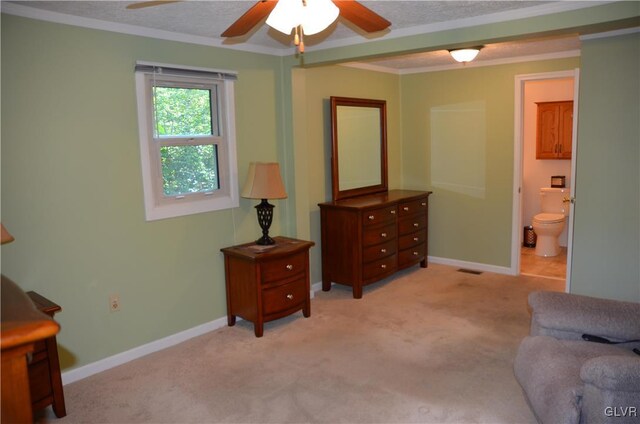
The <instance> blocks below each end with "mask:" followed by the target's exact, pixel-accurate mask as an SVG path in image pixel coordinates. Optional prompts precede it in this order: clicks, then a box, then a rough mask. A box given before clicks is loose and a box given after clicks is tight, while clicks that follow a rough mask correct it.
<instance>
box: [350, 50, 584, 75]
mask: <svg viewBox="0 0 640 424" xmlns="http://www.w3.org/2000/svg"><path fill="white" fill-rule="evenodd" d="M578 56H580V50H567V51H563V52H555V53H545V54H537V55H529V56H516V57H509V58H505V59H495V60H478V61H473V62H467V63H466V64H464V65H463V64H460V63H454V64H451V65H438V66H424V67H419V68H405V69H396V68H389V67H386V66H381V65H373V64H370V63H363V62H349V63H343V64H340V66H346V67H349V68H358V69H364V70H368V71H374V72H384V73H388V74H395V75H410V74H422V73H426V72H438V71H450V70H460V69H468V68H481V67H484V66H496V65H508V64H511V63H522V62H538V61H541V60H554V59H566V58H569V57H578Z"/></svg>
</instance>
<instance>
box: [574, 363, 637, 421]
mask: <svg viewBox="0 0 640 424" xmlns="http://www.w3.org/2000/svg"><path fill="white" fill-rule="evenodd" d="M580 378H581V379H582V380H583V381H584V393H583V399H582V405H583V406H582V421H583V422H585V423H592V422H593V423H603V424H634V423H637V422H638V417H640V357H639V356H633V355H630V356H625V355H621V356H617V355H616V356H600V357H596V358H592V359H589V360H587V361H586V362H585V363H584V364H583V365H582V368H581V370H580Z"/></svg>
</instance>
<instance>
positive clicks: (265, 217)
mask: <svg viewBox="0 0 640 424" xmlns="http://www.w3.org/2000/svg"><path fill="white" fill-rule="evenodd" d="M274 207H275V206H273V205H272V204H271V203H269V202H268V201H267V199H262V202H260V204H259V205H256V211H257V212H258V224H260V228H262V237H260V238H259V239H258V240H256V244H257V245H260V246H270V245H272V244H276V241H275V240H274V239H272V238H271V237H269V227H271V220H272V219H273V208H274Z"/></svg>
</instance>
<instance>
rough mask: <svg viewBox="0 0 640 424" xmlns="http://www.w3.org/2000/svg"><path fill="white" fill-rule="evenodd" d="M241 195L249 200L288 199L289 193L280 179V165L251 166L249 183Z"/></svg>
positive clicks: (255, 163)
mask: <svg viewBox="0 0 640 424" xmlns="http://www.w3.org/2000/svg"><path fill="white" fill-rule="evenodd" d="M240 195H241V196H242V197H244V198H247V199H286V198H287V192H286V191H285V189H284V184H283V183H282V178H281V177H280V165H278V163H276V162H270V163H264V162H252V163H251V164H249V172H248V174H247V181H246V182H245V183H244V187H243V188H242V193H241V194H240Z"/></svg>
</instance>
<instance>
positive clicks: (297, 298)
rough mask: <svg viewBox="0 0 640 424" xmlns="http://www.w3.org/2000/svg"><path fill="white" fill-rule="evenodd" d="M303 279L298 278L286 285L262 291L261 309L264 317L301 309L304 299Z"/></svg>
mask: <svg viewBox="0 0 640 424" xmlns="http://www.w3.org/2000/svg"><path fill="white" fill-rule="evenodd" d="M305 291H306V284H305V279H304V278H300V279H298V280H294V281H292V282H290V283H287V284H282V285H280V286H277V287H273V288H269V289H264V290H263V291H262V309H263V313H264V315H265V316H267V315H271V314H275V313H278V312H283V311H287V310H289V309H291V308H296V307H302V306H301V305H302V304H303V303H304V302H305V299H306V293H305Z"/></svg>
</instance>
